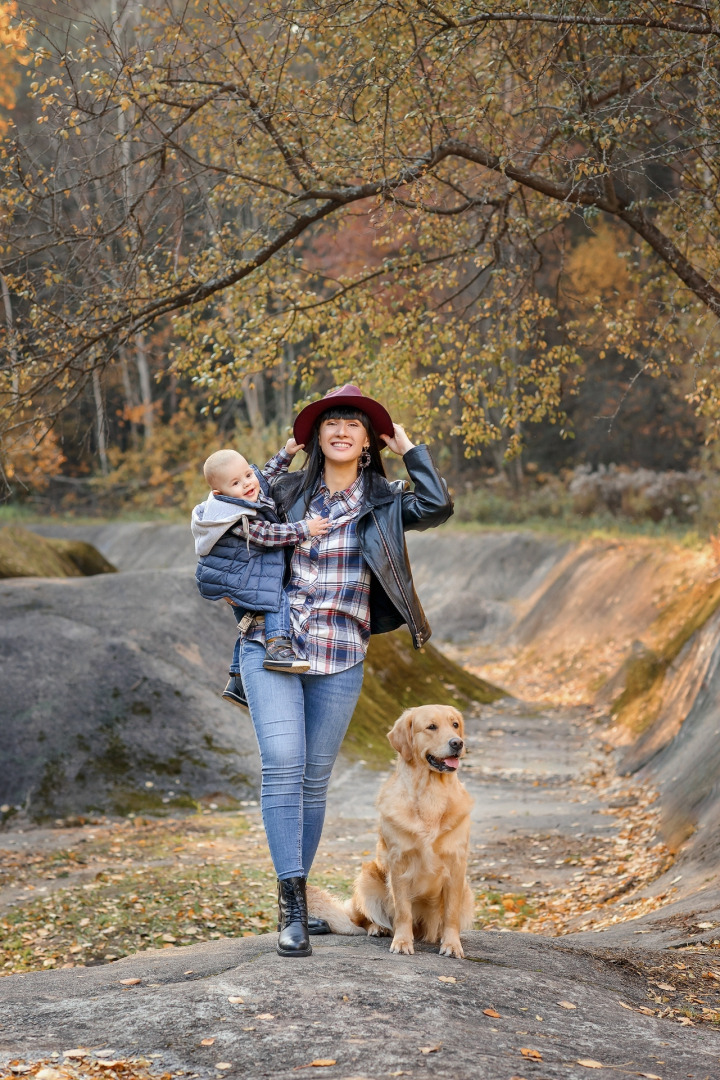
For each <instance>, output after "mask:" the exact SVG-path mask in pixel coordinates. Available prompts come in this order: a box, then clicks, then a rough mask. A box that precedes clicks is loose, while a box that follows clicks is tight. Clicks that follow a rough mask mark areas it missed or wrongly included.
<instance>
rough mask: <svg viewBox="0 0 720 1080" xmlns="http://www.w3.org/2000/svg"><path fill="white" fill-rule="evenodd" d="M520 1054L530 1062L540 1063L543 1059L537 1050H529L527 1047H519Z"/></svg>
mask: <svg viewBox="0 0 720 1080" xmlns="http://www.w3.org/2000/svg"><path fill="white" fill-rule="evenodd" d="M520 1053H521V1054H522V1056H523V1057H526V1058H530V1060H531V1061H542V1059H543V1056H542V1054H541V1053H540V1051H539V1050H531V1049H530V1048H529V1047H527V1046H521V1047H520Z"/></svg>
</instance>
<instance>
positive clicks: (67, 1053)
mask: <svg viewBox="0 0 720 1080" xmlns="http://www.w3.org/2000/svg"><path fill="white" fill-rule="evenodd" d="M63 1057H69V1058H84V1057H87V1050H83V1049H82V1047H78V1049H77V1050H63Z"/></svg>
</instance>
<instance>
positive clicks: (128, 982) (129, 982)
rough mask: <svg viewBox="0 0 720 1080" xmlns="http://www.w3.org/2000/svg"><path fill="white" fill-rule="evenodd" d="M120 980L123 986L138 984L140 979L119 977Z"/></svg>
mask: <svg viewBox="0 0 720 1080" xmlns="http://www.w3.org/2000/svg"><path fill="white" fill-rule="evenodd" d="M120 982H121V984H122V985H123V986H139V985H140V983H141V982H142V979H121V980H120Z"/></svg>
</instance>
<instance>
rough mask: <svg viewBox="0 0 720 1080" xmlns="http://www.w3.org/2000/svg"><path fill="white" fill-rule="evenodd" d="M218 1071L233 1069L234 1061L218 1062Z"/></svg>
mask: <svg viewBox="0 0 720 1080" xmlns="http://www.w3.org/2000/svg"><path fill="white" fill-rule="evenodd" d="M215 1068H216V1069H232V1061H218V1062H217V1063H216V1065H215Z"/></svg>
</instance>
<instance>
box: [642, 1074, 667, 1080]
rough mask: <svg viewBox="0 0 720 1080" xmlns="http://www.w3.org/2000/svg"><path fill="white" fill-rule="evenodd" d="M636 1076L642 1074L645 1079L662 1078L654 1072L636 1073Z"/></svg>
mask: <svg viewBox="0 0 720 1080" xmlns="http://www.w3.org/2000/svg"><path fill="white" fill-rule="evenodd" d="M637 1075H638V1076H644V1077H645V1080H662V1076H658V1075H657V1074H656V1073H638V1074H637Z"/></svg>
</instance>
